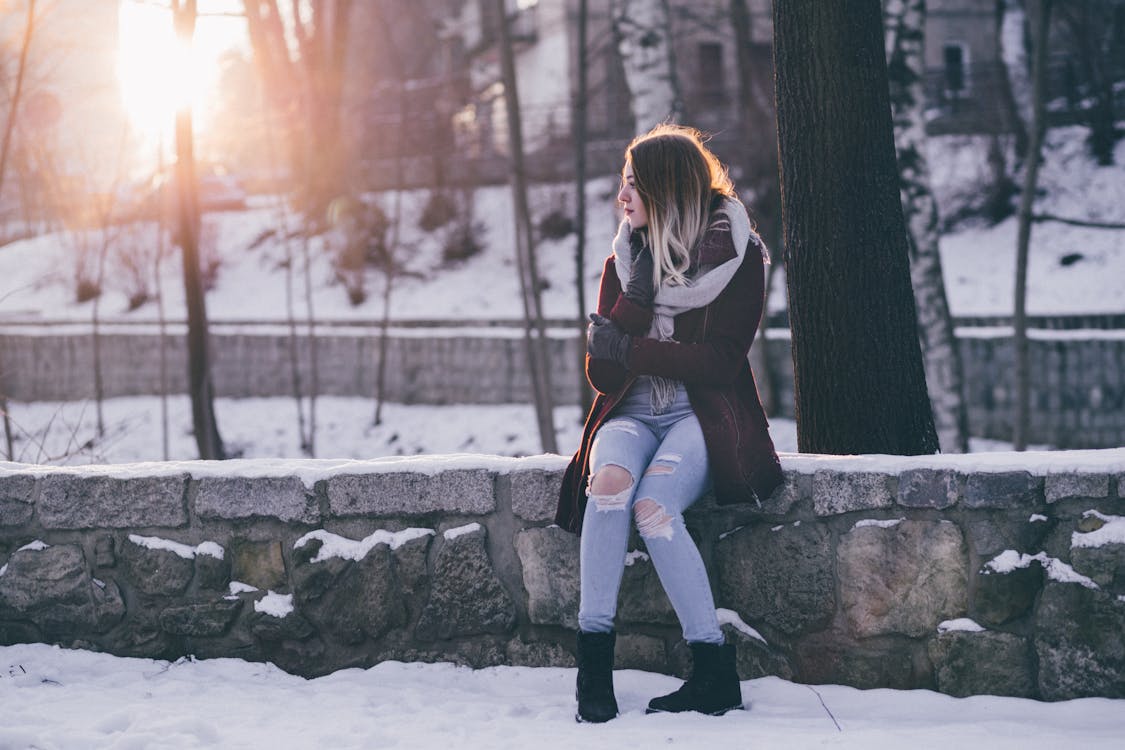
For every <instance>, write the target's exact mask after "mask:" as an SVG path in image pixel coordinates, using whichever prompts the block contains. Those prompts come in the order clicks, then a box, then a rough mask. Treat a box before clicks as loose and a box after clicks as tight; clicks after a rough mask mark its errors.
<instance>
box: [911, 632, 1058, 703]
mask: <svg viewBox="0 0 1125 750" xmlns="http://www.w3.org/2000/svg"><path fill="white" fill-rule="evenodd" d="M927 650H928V653H929V657H930V661H931V662H933V665H934V682H935V683H936V684H937V689H938V690H939V691H941V692H943V693H945V694H946V695H953V696H956V697H958V698H964V697H967V696H970V695H1007V696H1011V697H1014V698H1035V697H1037V694H1038V688H1037V686H1036V684H1035V676H1034V670H1033V668H1032V661H1031V645H1030V644H1029V643H1028V642H1027V641H1026V640H1025V639H1023V638H1020V637H1019V636H1017V635H1012V634H1010V633H995V632H989V631H985V632H980V633H969V632H958V631H954V632H949V633H941V634H940V635H938V636H937V637H935V638H934V639H933V640H931V641H930V642H929V644H928V647H927Z"/></svg>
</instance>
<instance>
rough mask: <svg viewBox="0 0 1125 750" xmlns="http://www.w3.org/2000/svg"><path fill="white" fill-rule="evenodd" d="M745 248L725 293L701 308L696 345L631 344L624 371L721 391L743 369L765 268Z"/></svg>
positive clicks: (759, 308) (639, 341)
mask: <svg viewBox="0 0 1125 750" xmlns="http://www.w3.org/2000/svg"><path fill="white" fill-rule="evenodd" d="M753 250H754V248H749V249H748V251H747V254H746V258H745V260H743V262H742V265H741V266H740V267H739V269H738V271H737V272H736V273H735V275H734V277H733V278H732V279H731V281H730V283H728V284H727V287H726V289H724V290H723V291H722V292H720V293H719V296H718V297H716V298H715V299H714V301H712V302H711V304H710V305H708V306H707V309H706V310H705V313H704V314H705V316H706V322H705V324H704V332H703V337H702V340H701V341H697V342H685V343H680V342H677V341H657V340H655V339H650V338H634V339H633V343H632V345H631V347H630V349H629V369H630V370H631V371H632V372H633V373H634V374H637V375H658V376H660V377H665V378H672V379H673V380H679V381H681V382H685V383H698V384H700V385H725V384H728V383H732V382H734V379H735V377H736V376H737V375H738V373H739V372H740V371H741V370H742V368H743V367H745V366H746V355H747V354H748V353H749V351H750V345H751V344H752V343H753V342H754V334H755V333H756V332H757V330H758V324H759V322H760V321H761V317H762V308H763V305H764V303H765V266H764V264H763V261H762V257H761V255H760V254H759V253H757V252H753Z"/></svg>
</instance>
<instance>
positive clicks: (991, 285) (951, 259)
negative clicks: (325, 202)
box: [0, 128, 1125, 323]
mask: <svg viewBox="0 0 1125 750" xmlns="http://www.w3.org/2000/svg"><path fill="white" fill-rule="evenodd" d="M1085 133H1086V131H1085V130H1084V129H1083V128H1062V129H1056V130H1052V131H1051V132H1050V134H1049V135H1050V137H1049V139H1048V144H1047V149H1046V163H1045V165H1044V167H1043V170H1042V176H1041V188H1042V197H1041V198H1040V199H1039V200H1038V202H1037V204H1036V210H1037V211H1038V212H1042V213H1052V214H1057V215H1062V216H1066V217H1071V218H1079V219H1088V220H1101V221H1110V222H1114V221H1115V222H1122V221H1125V208H1123V207H1125V168H1122V166H1121V165H1123V164H1125V141H1122V143H1120V144H1118V148H1117V165H1116V166H1112V167H1100V168H1099V167H1097V166H1095V165H1094V164H1093V162H1092V161H1091V160H1090V159H1089V158H1088V156H1087V154H1086V151H1085V146H1084V144H1083V139H1084V138H1085ZM930 145H931V153H930V160H931V166H932V169H933V171H934V189H935V192H936V194H937V195H938V196H939V199H940V200H941V202H942V210H943V211H944V212H947V213H949V212H952V211H954V210H956V209H958V208H960V207H961V206H962V205H963V204H964V203H966V202H970V201H971V200H972V198H973V196H974V195H979V193H980V191H981V189H982V187H983V185H984V184H985V181H986V179H987V159H986V158H985V157H986V141H985V139H984V138H981V137H970V136H946V137H942V138H935V139H933V140H932V141H931V144H930ZM615 191H616V184H615V180H614V179H613V178H600V179H597V180H593V181H591V182H590V184H589V185H588V186H587V195H586V198H587V204H588V207H589V209H588V216H589V220H588V227H587V242H586V247H587V258H586V264H585V265H586V267H585V270H584V278H585V281H586V289H587V300H588V302H587V305H588V306H589V305H592V304H593V300H594V295H595V294H596V291H597V280H598V276H599V274H600V272H601V267H602V262H603V260H604V258H605V256H606V254H607V253H608V251H609V241H610V239H611V237H612V235H613V232H614V229H615V227H616V223H617V220H616V218H615V214H614V205H613V199H614V195H615ZM428 198H429V194H428V193H427V192H426V191H414V192H411V193H409V194H407V195H406V196H405V200H404V201H403V222H402V232H403V234H402V242H401V249H400V251H399V253H398V256H399V258H400V260H401V261H402V263H403V265H404V267H405V270H406V272H407V274H408V275H406V276H403V277H401V278H399V279H398V280H397V281H396V285H395V287H394V293H393V299H392V307H393V313H392V314H393V317H395V318H396V319H417V318H423V319H435V318H437V319H463V318H473V319H478V318H480V319H516V318H519V317H520V316H521V314H522V307H521V303H520V297H519V286H518V280H517V275H516V264H515V257H514V251H513V232H512V218H511V217H512V213H511V194H510V191H509V190H508V188H507V187H504V186H496V187H487V188H482V189H480V190H478V191H476V195H475V201H474V203H475V205H474V207H473V212H474V213H473V219H474V222H476V223H479V225H480V226H481V227H482V231H481V232H480V235H479V239H480V241H481V243H482V244H483V247H484V249H483V250H482V251H481V252H480V253H479V254H478V255H476V256H474V257H471V258H469V259H468V260H465V261H461V262H458V263H455V264H443V263H442V260H441V256H442V244H443V241H444V236H445V231H444V230H443V229H439V230H437V231H435V232H424V231H422V230H421V229H419V228H418V224H419V217H420V216H421V213H422V210H423V208H424V206H425V203H426V201H427V200H428ZM380 199H381V201H382V205H383V206H384V208H385V210H386V212H387V213H388V214H391V213H392V209H391V203H390V197H389V196H381V197H380ZM571 203H572V201H571V199H570V187H569V186H567V185H543V186H538V187H536V188H535V189H534V190H533V191H532V195H531V209H532V213H533V215H534V217H535V220H536V221H537V222H538V220H540V219H542V218H543V217H545V216H547V215H548V214H550V213H551V212H553V211H556V210H558V211H561V212H562V213H563V214H566V215H572V214H573V206H572V205H571ZM292 223H293V218H292V217H291V216H289V217H286V216H285V215H284V213H283V212H282V211H281V209H280V205H279V204H278V202H277V201H276V200H274V199H270V198H265V197H261V198H257V199H255V202H254V203H253V207H252V208H251V209H250V210H247V211H240V212H225V213H215V214H210V215H208V217H207V219H206V226H205V229H204V237H205V244H206V245H208V246H210V248H211V249H210V250H206V249H205V256H207V255H211V256H212V257H214V258H216V259H217V261H218V270H217V277H216V285H215V287H214V289H213V290H212V291H211V292H210V293H209V294H208V297H207V306H208V315H209V317H210V318H211V319H212V320H213V321H224V320H280V319H284V318H285V315H286V287H287V279H286V272H285V269H284V263H283V261H284V260H285V258H286V253H287V251H288V252H292V253H293V254H295V255H296V257H297V258H298V259H299V258H300V257H301V247H300V242H299V241H293V242H292V243H290V246H289V248H288V249H287V247H286V245H285V243H284V242H282V241H281V240H279V239H278V237H277V235H275V236H273V237H271V238H268V239H266V240H264V241H258V240H259V238H260V237H261V236H262V235H263V233H265V232H268V231H270V230H280V229H281V228H282V227H284V226H286V225H291V224H292ZM1015 239H1016V220H1015V218H1014V217H1011V218H1009V219H1007V220H1005V221H1003V222H1002V223H1000V224H998V225H996V226H993V227H988V226H984V224H983V222H979V221H978V222H963V223H962V224H961V225H960V226H959V227H958V228H957V230H956V231H954V232H953V233H950V234H948V235H947V236H945V237H944V238H943V240H942V256H943V263H944V270H945V276H946V285H947V292H948V295H949V301H950V307H951V309H952V311H953V313H954V315H958V316H966V315H971V316H987V315H1005V314H1010V311H1011V308H1012V301H1011V298H1012V289H1013V285H1014V281H1013V278H1014V277H1013V274H1014V268H1015V260H1014V258H1015ZM98 240H99V238H98V237H96V236H87V237H75V236H73V235H70V236H68V235H66V234H62V233H60V234H52V235H48V236H43V237H38V238H35V239H31V240H25V241H21V242H16V243H13V244H10V245H7V246H4V247H0V279H3V282H2V285H0V323H2V322H3V320H5V319H7V320H12V319H21V320H29V319H30V320H34V319H40V320H57V319H69V320H88V319H89V317H90V314H91V304H92V303H90V302H85V303H81V304H79V303H76V302H74V297H75V282H74V276H75V271H74V269H75V268H76V265H77V260H76V258H77V256H78V254H79V247H80V245H82V244H85V245H88V246H93V245H95V243H96V242H97V241H98ZM326 242H329V243H330V242H331V238H329V239H328V240H324V239H317V240H316V241H314V242H313V243H312V247H311V248H310V251H311V255H312V257H313V265H312V273H311V280H312V282H313V285H314V287H315V297H314V307H315V311H316V316H317V317H318V318H319V319H322V320H333V319H368V320H370V319H376V318H378V317H379V316H380V315H381V310H382V301H381V299H380V296H379V295H380V290H381V289H382V279H381V277H380V276H379V275H378V273H377V272H376V271H374V270H370V271H368V278H367V290H368V298H367V300H366V302H364V303H363V304H362V305H359V306H352V305H351V304H350V303H349V301H348V297H347V294H346V292H345V289H344V287H343V285H342V284H340V283H339V282H338V281H336V279H335V274H334V272H333V270H332V268H331V265H330V263H329V262H328V257H329V255H330V253H329V252H326V251H325V243H326ZM155 245H156V235H155V230H154V228H153V227H152V226H151V225H148V226H140V227H136V228H133V229H130V230H127V231H124V232H123V233H122V234H121V235H120V236H118V237H116V238H115V239H114V240H113V247H114V254H116V251H117V250H119V249H125V248H151V247H154V246H155ZM538 257H539V270H540V274H541V276H542V277H543V278H544V279H545V281H546V288H545V289H544V292H543V307H544V312H545V313H546V314H547V315H548V316H549V317H557V318H568V317H576V316H577V315H578V310H577V302H576V294H575V269H574V238H573V235H571V236H568V237H566V238H564V239H562V240H544V241H541V242H540V243H539V245H538ZM88 267H89V268H90V269H91V271H90V273H91V274H92V268H93V265H92V263H91V262H90V261H88ZM150 267H151V266H150ZM779 267H780V266H779ZM130 277H131V275H130V274H129V273H127V271H126V269H125V267H124V266H123V265H122V263H121V262H120V261H118V260H115V259H114V258H113V257H111V259H110V262H109V265H108V266H107V269H106V278H107V282H106V293H105V294H104V295H103V298H102V302H101V310H100V313H101V315H102V316H103V318H107V319H114V320H130V321H146V320H148V321H152V320H156V319H157V308H156V304H155V302H152V301H150V302H148V303H147V304H145V305H143V306H142V307H140V308H139V309H137V310H135V311H133V312H128V311H127V307H128V305H127V299H128V296H129V289H130V285H129V283H128V279H129V278H130ZM303 278H304V277H303V274H302V273H301V272H300V268H299V267H298V272H297V273H296V274H294V282H293V283H294V285H295V287H294V288H295V289H296V290H297V292H298V293H300V292H301V290H302V289H303V287H302V284H303ZM1123 278H1125V232H1122V231H1113V230H1103V229H1085V228H1079V227H1073V226H1068V225H1065V224H1059V223H1053V222H1048V223H1042V224H1037V225H1036V226H1035V227H1034V230H1033V233H1032V245H1031V259H1030V268H1029V284H1028V289H1029V291H1028V295H1029V297H1028V310H1029V313H1031V314H1033V315H1034V314H1051V313H1058V314H1072V313H1125V289H1123V288H1122V285H1121V282H1120V280H1121V279H1123ZM150 286H151V287H152V289H151V290H150V291H155V287H154V285H150ZM162 286H163V290H164V294H165V295H166V297H165V299H166V301H165V309H166V310H167V311H168V316H169V317H170V318H180V319H182V318H183V314H184V313H183V309H184V305H183V294H182V283H181V281H180V268H179V260H178V257H176V256H175V255H170V256H169V257H168V258H166V260H165V261H164V263H163V273H162ZM784 304H785V302H784V278H783V274H781V273H778V274H776V275H775V284H774V292H773V293H772V294H771V297H770V307H771V309H773V310H781V309H784ZM297 313H298V315H302V316H303V314H304V308H303V304H298V307H297Z"/></svg>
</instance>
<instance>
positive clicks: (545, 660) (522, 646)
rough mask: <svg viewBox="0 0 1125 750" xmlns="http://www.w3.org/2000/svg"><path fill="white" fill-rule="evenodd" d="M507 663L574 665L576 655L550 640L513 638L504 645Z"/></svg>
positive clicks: (540, 665)
mask: <svg viewBox="0 0 1125 750" xmlns="http://www.w3.org/2000/svg"><path fill="white" fill-rule="evenodd" d="M504 653H505V657H506V658H505V659H504V663H505V664H510V665H512V666H513V667H573V666H574V655H573V654H572V653H570V652H569V651H567V650H566V649H565V648H563V647H562V646H560V645H558V644H556V643H551V642H549V641H532V642H530V643H529V642H527V641H525V640H523V639H522V638H513V639H512V640H510V641H508V645H507V646H505V647H504Z"/></svg>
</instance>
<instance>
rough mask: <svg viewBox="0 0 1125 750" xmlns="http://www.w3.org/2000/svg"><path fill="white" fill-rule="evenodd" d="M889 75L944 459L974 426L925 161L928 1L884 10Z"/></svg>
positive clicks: (904, 1) (894, 1)
mask: <svg viewBox="0 0 1125 750" xmlns="http://www.w3.org/2000/svg"><path fill="white" fill-rule="evenodd" d="M883 12H884V18H885V21H886V23H885V25H884V28H885V29H886V37H887V39H886V46H887V74H888V78H889V81H890V95H891V112H892V114H893V117H894V126H895V146H896V148H897V153H898V174H899V189H900V191H901V194H902V210H903V213H904V214H905V217H906V225H907V230H908V234H907V241H908V243H909V249H910V276H911V280H912V282H913V287H914V301H915V304H916V306H917V309H918V335H919V338H920V340H921V345H922V358H923V361H924V363H925V369H926V387H927V390H928V391H929V394H930V406H931V407H932V408H933V412H934V424H935V427H936V429H937V434H938V442H939V443H940V444H941V447H942V449H943V450H944V451H945V452H946V453H967V452H968V450H969V418H968V413H967V411H966V409H965V399H964V395H963V392H962V386H963V375H962V369H961V355H960V352H959V351H958V350H957V339H956V337H954V335H953V319H952V317H951V316H950V314H949V302H948V301H947V299H946V295H945V281H944V279H943V278H942V271H941V251H940V247H939V240H940V234H939V230H938V227H939V226H940V221H939V219H938V205H937V200H936V199H935V198H934V194H933V191H932V190H931V189H930V165H929V161H928V160H927V158H926V120H925V93H924V92H923V90H922V75H923V72H924V58H923V55H922V51H923V47H924V41H925V37H924V29H925V26H926V0H888V2H886V3H885V4H884V11H883Z"/></svg>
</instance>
